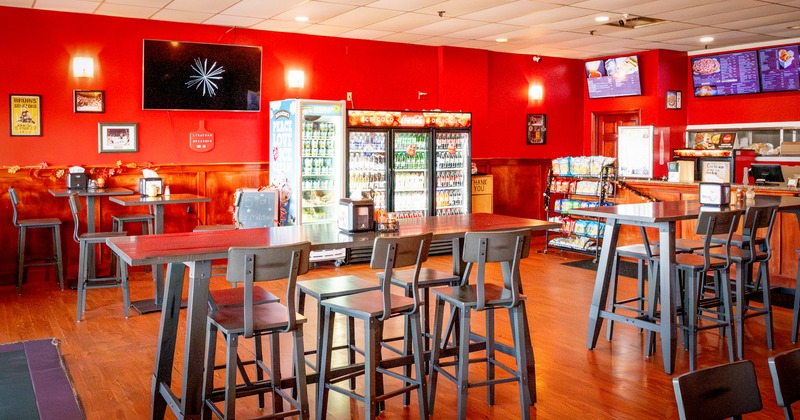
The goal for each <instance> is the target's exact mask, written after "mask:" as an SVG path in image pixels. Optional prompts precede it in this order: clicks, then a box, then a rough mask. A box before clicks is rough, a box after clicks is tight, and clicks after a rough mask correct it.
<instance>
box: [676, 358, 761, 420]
mask: <svg viewBox="0 0 800 420" xmlns="http://www.w3.org/2000/svg"><path fill="white" fill-rule="evenodd" d="M672 387H673V388H674V390H675V400H676V402H677V404H678V414H679V415H680V418H681V420H705V419H724V418H729V417H732V418H735V419H741V418H742V414H747V413H752V412H756V411H760V410H761V408H762V404H761V392H759V390H758V379H757V378H756V369H755V367H754V366H753V362H752V361H750V360H742V361H739V362H735V363H728V364H724V365H718V366H713V367H710V368H705V369H700V370H697V371H694V372H689V373H684V374H683V375H680V376H678V377H675V378H672Z"/></svg>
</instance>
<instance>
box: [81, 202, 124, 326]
mask: <svg viewBox="0 0 800 420" xmlns="http://www.w3.org/2000/svg"><path fill="white" fill-rule="evenodd" d="M69 209H70V211H71V212H72V220H73V221H74V223H75V230H74V231H73V238H74V239H75V242H77V243H78V246H79V250H80V251H79V254H78V255H79V256H78V299H77V301H78V302H77V309H76V312H75V319H76V321H77V322H81V318H82V317H83V312H84V310H85V309H86V290H87V289H101V288H109V287H120V288H122V300H123V305H124V313H125V318H127V317H128V308H129V307H130V306H131V297H130V291H129V289H128V265H127V264H125V263H124V262H122V261H121V260H119V257H117V256H116V255H115V256H114V257H113V258H115V259H117V260H118V261H117V268H116V270H115V271H113V272H112V273H114V275H112V276H109V277H92V276H91V275H90V272H91V271H92V270H90V269H89V265H90V264H94V261H95V258H94V252H95V246H96V245H103V244H105V243H106V238H113V237H117V236H125V235H126V234H125V232H87V233H80V219H79V215H80V213H81V211H82V206H81V200H80V198H79V197H78V194H77V193H73V194H72V195H70V196H69Z"/></svg>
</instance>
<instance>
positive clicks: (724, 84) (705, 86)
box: [692, 50, 760, 96]
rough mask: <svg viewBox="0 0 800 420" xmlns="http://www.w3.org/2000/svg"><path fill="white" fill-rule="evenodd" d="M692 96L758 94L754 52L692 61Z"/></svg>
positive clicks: (705, 57)
mask: <svg viewBox="0 0 800 420" xmlns="http://www.w3.org/2000/svg"><path fill="white" fill-rule="evenodd" d="M692 82H693V84H694V96H722V95H738V94H743V93H758V92H759V91H760V89H759V85H758V59H757V58H756V51H755V50H752V51H741V52H734V53H729V54H719V55H709V56H703V57H694V58H692Z"/></svg>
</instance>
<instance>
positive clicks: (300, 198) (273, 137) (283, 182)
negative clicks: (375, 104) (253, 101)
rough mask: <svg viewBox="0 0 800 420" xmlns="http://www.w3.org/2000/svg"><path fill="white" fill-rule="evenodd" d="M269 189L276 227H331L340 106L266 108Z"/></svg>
mask: <svg viewBox="0 0 800 420" xmlns="http://www.w3.org/2000/svg"><path fill="white" fill-rule="evenodd" d="M269 108H270V137H269V148H270V168H269V178H270V183H271V184H272V185H273V186H275V187H277V188H280V190H281V207H280V215H279V220H280V225H281V226H291V225H297V224H311V223H334V222H336V221H337V220H338V214H337V211H338V207H339V199H340V198H341V192H342V190H343V187H344V181H343V177H344V171H343V168H344V165H343V164H342V161H343V156H344V154H343V145H344V131H345V130H344V101H321V100H311V99H286V100H282V101H272V102H270V107H269Z"/></svg>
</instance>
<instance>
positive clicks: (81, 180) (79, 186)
mask: <svg viewBox="0 0 800 420" xmlns="http://www.w3.org/2000/svg"><path fill="white" fill-rule="evenodd" d="M86 181H87V177H86V174H85V173H68V174H67V188H69V189H71V190H85V189H86V184H87V182H86Z"/></svg>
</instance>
